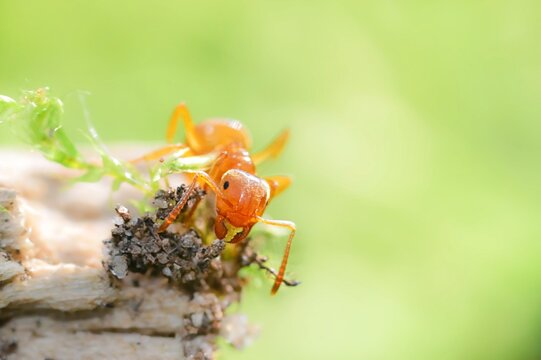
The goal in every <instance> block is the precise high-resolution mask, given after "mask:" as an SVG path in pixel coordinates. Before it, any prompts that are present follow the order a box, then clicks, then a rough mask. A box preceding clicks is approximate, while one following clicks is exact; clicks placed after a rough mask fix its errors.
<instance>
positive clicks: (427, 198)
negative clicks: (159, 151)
mask: <svg viewBox="0 0 541 360" xmlns="http://www.w3.org/2000/svg"><path fill="white" fill-rule="evenodd" d="M43 85H48V86H51V88H52V90H53V93H54V94H56V95H59V96H61V97H64V98H65V99H67V101H66V103H67V106H68V111H67V114H66V122H67V127H68V130H69V131H72V132H75V131H76V129H77V128H81V127H84V125H83V124H84V123H83V120H82V117H81V116H80V104H79V103H78V100H77V97H76V96H74V94H75V93H76V91H78V90H87V91H89V92H90V93H91V96H90V97H89V99H88V102H89V109H90V111H91V114H92V118H93V121H94V122H95V125H96V127H97V128H98V131H99V132H100V133H101V134H102V137H103V138H105V140H107V141H110V142H119V141H153V142H159V141H163V136H164V135H163V134H164V131H165V126H166V123H167V119H168V117H169V114H170V112H171V110H172V108H173V106H174V105H175V104H176V103H178V102H179V101H180V100H185V101H186V102H187V103H188V105H189V106H190V108H191V110H192V113H193V115H194V117H195V118H196V119H197V120H202V119H205V118H208V117H211V116H228V117H234V118H238V119H240V120H242V121H243V122H244V123H245V124H246V125H247V127H248V128H249V129H250V130H251V131H252V134H253V137H254V143H255V148H256V149H258V148H261V147H263V146H264V145H265V144H267V143H268V142H269V141H270V140H271V139H272V138H273V137H274V136H275V134H278V132H279V131H280V130H281V129H283V128H285V127H291V129H292V131H293V134H292V138H291V142H290V144H289V146H288V148H287V150H286V152H285V153H284V155H283V156H282V157H281V159H279V160H278V161H275V162H273V163H272V164H266V165H265V166H263V167H262V168H261V173H263V174H278V173H285V174H292V175H293V176H294V178H295V183H294V186H293V187H292V188H291V189H290V190H288V191H287V192H286V193H285V194H284V195H283V196H281V198H279V199H277V200H276V201H275V203H274V204H272V206H271V207H270V209H269V213H270V214H272V215H273V216H274V217H276V218H282V219H290V220H293V221H295V222H296V223H297V225H298V229H299V231H298V236H297V237H296V239H295V243H294V244H293V249H292V251H293V254H292V258H291V266H290V270H291V273H292V275H294V277H296V278H298V279H301V280H302V281H303V284H302V286H301V287H298V288H295V289H291V288H283V289H282V290H281V291H280V293H279V294H278V296H276V297H270V296H269V295H268V292H269V289H270V285H271V282H270V281H269V282H268V283H266V284H263V285H262V286H260V287H256V286H254V287H252V288H251V289H250V290H249V291H248V293H247V294H246V296H245V298H244V302H243V304H242V305H241V310H242V311H244V312H246V313H248V314H249V316H250V319H251V321H252V322H255V323H259V324H261V325H262V329H263V331H262V335H261V337H260V338H259V340H258V341H257V342H256V343H255V344H254V345H253V346H252V347H250V348H248V349H246V350H244V351H242V352H237V351H235V350H232V349H225V350H224V351H222V357H221V358H222V359H539V358H540V357H541V345H540V339H541V261H540V257H541V226H539V221H540V215H541V205H540V204H539V202H540V201H541V191H540V184H541V168H540V156H541V106H540V105H541V3H540V2H539V1H522V0H517V1H513V2H511V1H453V2H451V1H445V2H443V1H441V2H440V1H401V2H399V1H391V0H383V1H371V2H369V1H349V2H346V1H332V2H331V1H329V2H325V1H303V0H300V1H295V0H293V1H272V2H270V1H269V2H259V1H227V2H226V1H158V2H155V3H154V2H140V1H114V2H112V1H105V0H97V1H92V2H88V1H47V2H44V1H8V0H0V93H2V94H6V95H10V96H17V95H18V93H19V90H21V89H27V88H35V87H37V86H43ZM10 137H11V136H10V135H9V134H7V133H6V132H5V130H2V133H1V134H0V140H1V141H2V144H7V143H10V141H11V140H10V139H9V138H10ZM284 243H285V241H284ZM276 248H277V251H276V254H278V255H279V254H280V253H281V249H282V248H283V243H277V244H276ZM274 260H275V261H277V260H278V259H274Z"/></svg>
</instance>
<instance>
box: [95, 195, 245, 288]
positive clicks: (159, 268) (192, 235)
mask: <svg viewBox="0 0 541 360" xmlns="http://www.w3.org/2000/svg"><path fill="white" fill-rule="evenodd" d="M184 191H185V187H184V186H181V187H178V188H177V189H175V190H172V191H164V190H160V191H159V192H158V193H157V195H156V197H155V199H154V204H155V206H156V207H157V211H156V213H155V214H147V215H145V216H143V217H140V218H134V217H132V216H131V214H130V213H129V211H128V210H127V209H126V208H125V207H122V206H119V207H117V208H116V211H117V213H118V215H119V217H120V223H118V224H116V225H115V227H114V228H113V230H112V232H111V235H112V237H111V239H109V240H107V241H106V245H107V246H108V248H109V254H110V260H109V261H108V263H107V264H105V265H106V268H107V269H108V270H109V271H110V272H111V274H112V275H114V276H115V277H116V278H119V279H122V278H124V277H126V275H127V274H128V272H135V273H150V274H153V275H163V276H166V277H168V278H169V279H170V280H171V281H172V282H173V283H174V284H176V285H179V286H182V287H183V288H185V289H187V290H189V291H192V292H193V291H197V290H202V289H213V290H217V291H220V292H225V293H229V292H232V291H238V290H240V287H241V280H240V279H238V277H237V276H236V275H237V272H238V270H239V268H240V261H238V260H233V261H232V262H233V264H223V263H222V260H221V259H220V255H221V253H222V251H223V250H224V248H225V242H224V241H223V240H218V239H216V240H214V241H213V242H212V243H211V244H209V245H205V244H204V243H203V241H202V239H201V237H200V236H199V235H198V234H197V232H196V231H194V230H193V229H190V230H188V231H186V232H184V233H181V234H180V233H176V232H171V231H165V232H163V233H160V234H158V233H157V228H158V227H159V223H160V221H158V224H157V220H156V219H163V218H165V217H166V216H167V214H168V213H169V211H170V210H171V209H172V208H173V207H174V206H175V205H176V203H177V202H178V200H179V199H180V198H181V197H182V194H183V192H184ZM203 194H204V192H202V191H201V190H199V191H196V195H195V196H192V197H191V198H190V201H195V199H197V197H199V196H202V195H203Z"/></svg>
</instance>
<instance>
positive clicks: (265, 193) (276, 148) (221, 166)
mask: <svg viewBox="0 0 541 360" xmlns="http://www.w3.org/2000/svg"><path fill="white" fill-rule="evenodd" d="M181 118H182V120H183V121H184V127H185V130H186V140H185V144H174V143H173V139H174V135H175V132H176V129H177V125H178V122H179V120H180V119H181ZM288 137H289V130H285V131H283V132H282V133H281V134H280V135H279V136H278V137H277V138H276V139H275V140H274V141H273V142H272V143H271V144H270V145H269V146H268V147H267V148H266V149H265V150H263V151H261V152H260V153H257V154H254V155H250V153H249V152H248V149H249V148H250V145H251V138H250V135H249V133H248V132H247V130H246V129H245V128H244V126H243V125H242V124H241V123H240V122H239V121H236V120H224V119H211V120H207V121H204V122H202V123H200V124H198V125H194V123H193V121H192V117H191V115H190V113H189V111H188V108H187V107H186V105H185V104H184V103H181V104H179V105H178V106H177V107H176V108H175V110H174V112H173V114H172V115H171V118H170V120H169V125H168V127H167V133H166V139H167V142H168V145H167V146H165V147H163V148H161V149H158V150H155V151H153V152H151V153H149V154H147V155H144V156H142V157H141V158H138V159H136V160H135V161H138V160H155V159H160V158H161V157H162V156H164V155H167V154H170V153H172V152H175V151H178V150H183V153H182V155H181V156H188V155H203V154H208V153H212V152H215V153H216V154H217V156H216V158H215V160H214V161H213V162H212V164H211V165H210V169H209V170H208V171H202V170H195V171H190V173H193V174H194V176H193V179H192V182H191V184H190V186H189V187H188V189H187V190H186V192H185V193H184V194H183V196H182V198H181V199H180V200H179V202H178V203H177V204H176V205H175V207H174V208H173V209H172V210H171V212H170V213H169V214H168V215H167V217H166V218H165V219H164V221H163V223H162V224H161V225H160V227H159V228H158V233H161V232H164V231H165V230H166V229H167V228H168V227H169V225H171V223H173V221H175V219H176V218H177V217H178V215H179V214H180V212H181V211H182V209H183V208H184V206H185V205H186V203H187V202H188V199H189V197H190V194H191V193H192V192H193V191H194V190H195V187H196V185H197V183H198V182H199V181H201V182H202V183H203V189H204V190H206V189H211V190H212V191H213V192H214V193H215V194H216V221H215V224H214V231H215V233H216V236H217V238H219V239H223V240H225V241H226V242H229V243H232V244H236V243H239V242H240V241H242V240H244V239H245V238H246V237H247V236H248V234H249V233H250V230H251V229H252V227H253V226H254V225H255V224H256V223H258V222H261V223H264V224H268V225H273V226H279V227H284V228H287V229H289V230H290V234H289V238H288V240H287V244H286V248H285V251H284V255H283V258H282V263H281V265H280V268H279V271H278V274H277V275H276V278H275V281H274V285H273V287H272V290H271V293H272V294H276V292H277V291H278V289H279V288H280V285H281V284H282V282H284V274H285V270H286V266H287V260H288V257H289V252H290V249H291V243H292V240H293V237H294V236H295V231H296V227H295V224H294V223H293V222H291V221H285V220H270V219H265V218H263V217H262V215H263V213H264V211H265V209H266V207H267V205H268V204H269V202H270V201H271V200H272V199H274V197H276V196H277V195H278V194H280V193H281V192H282V191H284V190H285V189H286V188H287V187H288V186H289V185H290V184H291V179H290V178H289V177H287V176H273V177H265V178H262V177H258V176H257V175H256V165H257V164H259V163H261V162H263V161H264V160H266V159H268V158H275V157H277V156H278V155H279V154H280V153H281V152H282V150H283V148H284V145H285V143H286V142H287V139H288ZM197 204H198V202H196V203H195V204H194V205H193V207H192V209H191V211H190V213H189V214H188V217H189V216H190V215H191V214H192V213H193V211H194V209H195V207H196V206H197ZM286 283H287V282H286ZM289 284H295V285H296V284H297V283H289Z"/></svg>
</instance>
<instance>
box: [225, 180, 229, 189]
mask: <svg viewBox="0 0 541 360" xmlns="http://www.w3.org/2000/svg"><path fill="white" fill-rule="evenodd" d="M228 187H229V181H226V182H224V190H227V188H228Z"/></svg>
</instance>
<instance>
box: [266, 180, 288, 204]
mask: <svg viewBox="0 0 541 360" xmlns="http://www.w3.org/2000/svg"><path fill="white" fill-rule="evenodd" d="M264 179H265V181H266V182H267V184H269V188H270V191H271V192H270V199H273V198H274V197H276V196H278V195H280V194H281V193H282V191H284V190H285V189H287V188H288V187H289V185H291V178H290V177H289V176H268V177H265V178H264ZM270 199H269V200H270Z"/></svg>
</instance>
